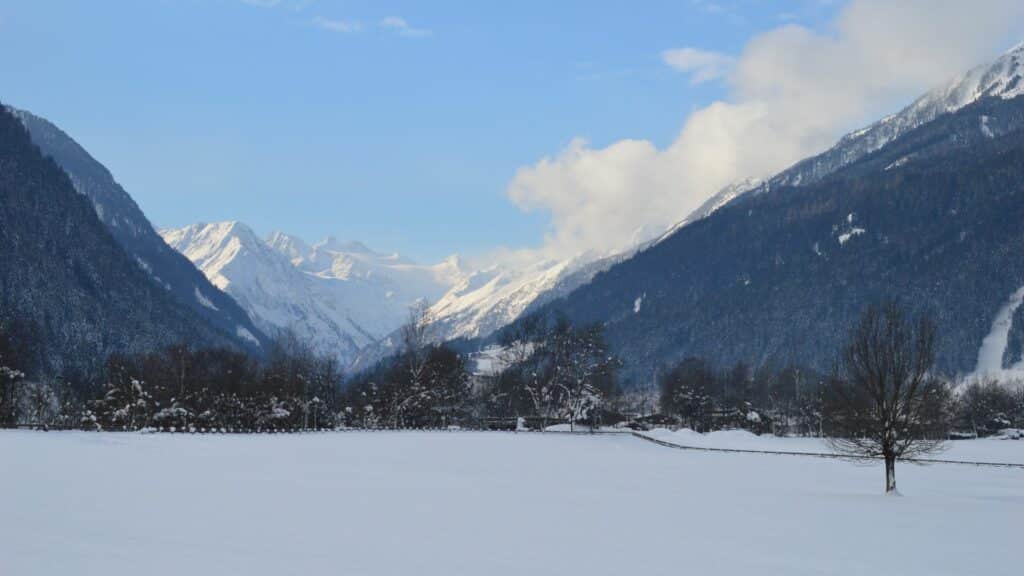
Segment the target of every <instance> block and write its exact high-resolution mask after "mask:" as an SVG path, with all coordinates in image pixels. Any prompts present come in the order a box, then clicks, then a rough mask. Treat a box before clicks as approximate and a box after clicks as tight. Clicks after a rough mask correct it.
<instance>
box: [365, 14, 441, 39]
mask: <svg viewBox="0 0 1024 576" xmlns="http://www.w3.org/2000/svg"><path fill="white" fill-rule="evenodd" d="M378 24H379V25H380V27H381V28H383V29H385V30H390V31H392V32H394V33H395V34H398V35H399V36H405V37H407V38H424V37H427V36H433V35H434V31H433V30H429V29H427V28H413V27H412V26H410V25H409V23H408V22H406V21H405V18H400V17H398V16H388V17H386V18H381V20H380V22H378Z"/></svg>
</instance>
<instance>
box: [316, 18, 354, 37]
mask: <svg viewBox="0 0 1024 576" xmlns="http://www.w3.org/2000/svg"><path fill="white" fill-rule="evenodd" d="M313 24H314V25H315V26H316V27H317V28H321V29H323V30H328V31H330V32H340V33H342V34H351V33H353V32H359V31H360V30H362V29H363V25H362V23H361V22H359V21H358V20H331V19H329V18H323V17H321V16H317V17H316V18H313Z"/></svg>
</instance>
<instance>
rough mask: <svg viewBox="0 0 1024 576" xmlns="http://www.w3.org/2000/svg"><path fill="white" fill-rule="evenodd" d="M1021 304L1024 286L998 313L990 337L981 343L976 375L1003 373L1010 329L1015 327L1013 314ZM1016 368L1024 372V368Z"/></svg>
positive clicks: (1023, 299)
mask: <svg viewBox="0 0 1024 576" xmlns="http://www.w3.org/2000/svg"><path fill="white" fill-rule="evenodd" d="M1021 302H1024V286H1022V287H1021V288H1019V289H1018V290H1017V291H1016V292H1014V293H1013V294H1011V295H1010V298H1009V299H1008V300H1007V301H1006V303H1005V304H1003V306H1002V307H1001V308H1000V309H999V311H998V312H997V313H996V317H995V319H994V320H993V321H992V327H991V328H990V329H989V333H988V335H987V336H985V338H984V339H983V340H982V341H981V348H980V349H979V350H978V363H977V365H976V367H975V369H974V372H975V374H986V373H988V374H993V375H996V374H998V373H1000V372H1002V371H1003V357H1004V356H1005V354H1006V346H1007V344H1008V343H1009V339H1010V328H1012V327H1013V314H1014V313H1015V312H1016V311H1017V309H1018V308H1020V305H1021ZM1014 368H1015V369H1021V370H1024V366H1014Z"/></svg>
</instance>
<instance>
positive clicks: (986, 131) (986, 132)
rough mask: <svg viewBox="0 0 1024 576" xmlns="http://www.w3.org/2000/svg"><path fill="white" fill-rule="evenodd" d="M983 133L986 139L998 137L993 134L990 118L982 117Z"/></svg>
mask: <svg viewBox="0 0 1024 576" xmlns="http://www.w3.org/2000/svg"><path fill="white" fill-rule="evenodd" d="M981 133H982V134H984V135H985V137H986V138H995V137H996V135H995V134H994V133H993V132H992V128H990V127H989V125H988V116H984V115H982V117H981Z"/></svg>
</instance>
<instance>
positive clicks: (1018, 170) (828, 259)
mask: <svg viewBox="0 0 1024 576" xmlns="http://www.w3.org/2000/svg"><path fill="white" fill-rule="evenodd" d="M1022 94H1024V47H1020V46H1019V47H1017V48H1015V49H1013V50H1011V51H1009V52H1007V53H1006V54H1004V55H1003V56H1002V57H1000V58H999V59H998V60H996V61H995V62H994V63H992V64H990V65H986V66H982V67H979V68H977V69H975V70H972V71H970V72H968V73H967V74H965V75H963V76H961V77H959V78H957V79H955V80H953V81H952V82H950V83H949V84H948V85H946V86H943V87H941V88H939V89H937V90H934V91H931V92H929V93H928V94H925V95H924V96H922V97H921V98H919V99H918V100H916V101H915V102H913V103H912V104H911V105H910V106H908V107H907V108H905V109H904V110H902V111H901V112H899V113H897V114H895V115H893V116H890V117H887V118H885V119H882V120H881V121H879V122H877V123H875V124H873V125H871V126H869V127H867V128H865V129H863V130H858V131H856V132H854V133H851V134H849V135H847V136H845V137H843V138H842V139H841V140H840V141H839V142H838V143H837V144H836V145H835V146H834V147H833V148H831V149H829V150H827V151H825V152H824V153H822V154H820V155H817V156H815V157H812V158H809V159H806V160H804V161H801V162H799V163H797V164H796V165H794V166H793V167H792V168H789V169H787V170H785V171H783V172H781V173H780V174H778V175H776V176H774V177H771V178H768V179H766V180H765V181H763V182H760V183H751V185H750V186H740V187H739V190H738V191H735V190H734V191H732V192H729V193H728V194H727V195H729V196H731V198H725V199H722V198H719V199H718V200H717V202H718V203H719V204H720V206H718V207H717V208H716V209H712V210H708V211H706V212H707V213H706V214H703V215H699V216H700V217H697V216H695V217H694V218H692V219H690V220H689V221H688V222H686V223H685V224H684V225H681V226H679V227H677V228H676V229H674V230H673V231H672V232H670V233H669V234H667V235H666V236H665V237H663V238H662V239H661V240H660V241H658V242H656V243H655V244H653V245H652V246H650V247H648V248H646V249H644V250H642V251H640V252H639V253H637V254H636V255H635V256H634V257H632V258H630V259H628V260H626V261H624V262H621V263H619V264H617V265H615V266H613V267H611V268H610V269H608V270H607V271H605V272H602V273H599V274H597V275H596V276H595V277H594V278H593V280H592V281H591V282H589V283H587V284H585V285H583V286H582V287H580V288H579V289H577V290H576V291H574V292H573V293H571V294H570V295H569V296H567V297H566V298H564V299H561V300H558V301H555V302H552V303H549V304H548V305H546V306H544V307H542V308H541V309H540V310H539V311H537V312H536V313H537V314H541V315H544V316H547V317H556V316H565V317H567V318H568V319H570V320H571V321H574V322H577V323H585V324H586V323H595V322H596V323H600V324H602V325H603V326H604V328H605V333H606V336H607V338H608V339H609V342H610V344H611V346H612V349H613V350H614V351H615V352H616V353H618V354H619V355H620V357H622V358H623V359H624V362H625V364H626V374H627V376H628V377H629V378H631V379H632V380H633V381H635V382H650V381H651V380H652V379H654V378H656V376H657V372H658V371H659V370H661V369H663V368H664V367H665V366H667V365H668V364H670V363H673V362H676V361H678V360H680V359H682V358H684V357H686V356H701V357H704V358H707V359H709V360H711V361H713V362H715V363H717V364H723V365H724V364H729V363H733V362H739V361H743V362H747V363H751V364H754V365H759V364H763V363H770V362H774V363H789V362H793V363H798V364H802V365H807V366H811V367H815V368H818V369H822V370H827V369H828V368H829V367H830V366H831V364H832V362H833V360H834V358H835V352H836V350H837V348H838V347H839V346H840V344H841V342H842V341H843V338H844V337H845V334H846V331H847V330H848V328H849V326H850V325H851V324H852V322H853V321H854V320H855V318H856V316H857V315H858V314H859V311H860V310H861V309H862V308H863V306H864V305H866V304H868V303H872V302H878V301H881V300H886V299H896V300H899V301H903V302H905V303H906V304H907V306H908V307H910V308H911V309H912V310H914V311H917V312H928V313H929V314H931V315H933V316H934V317H935V319H936V321H937V323H938V325H939V328H940V334H941V336H940V338H939V343H938V344H939V368H940V369H942V370H944V371H946V372H951V373H952V372H970V371H974V370H1002V369H1006V368H1012V367H1024V359H1022V353H1024V336H1022V333H1024V330H1022V324H1021V320H1022V318H1021V315H1022V312H1024V311H1022V310H1021V309H1020V308H1019V301H1020V298H1019V297H1018V298H1016V300H1014V298H1015V297H1016V295H1017V294H1018V293H1019V291H1020V289H1021V287H1022V286H1024V236H1022V234H1021V232H1020V230H1021V229H1020V225H1019V223H1020V221H1021V217H1022V216H1024V98H1020V96H1021V95H1022ZM1014 304H1016V306H1015V305H1014ZM983 342H985V343H986V346H985V349H984V350H982V348H983Z"/></svg>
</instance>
